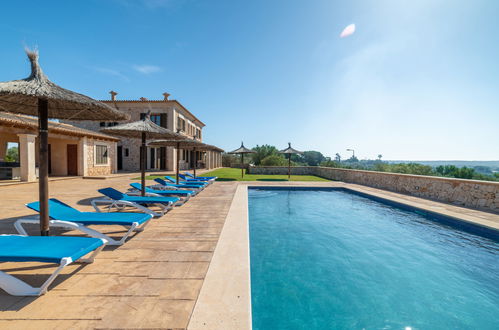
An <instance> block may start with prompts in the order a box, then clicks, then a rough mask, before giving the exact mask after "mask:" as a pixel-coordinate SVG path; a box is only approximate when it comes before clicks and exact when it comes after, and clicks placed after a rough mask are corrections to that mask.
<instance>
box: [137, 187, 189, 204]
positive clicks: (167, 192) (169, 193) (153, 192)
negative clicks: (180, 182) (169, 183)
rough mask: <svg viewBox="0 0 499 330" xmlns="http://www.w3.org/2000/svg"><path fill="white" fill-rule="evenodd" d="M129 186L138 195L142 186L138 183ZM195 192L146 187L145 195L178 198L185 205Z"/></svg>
mask: <svg viewBox="0 0 499 330" xmlns="http://www.w3.org/2000/svg"><path fill="white" fill-rule="evenodd" d="M130 186H131V187H132V188H134V189H135V191H136V193H140V191H141V189H142V185H141V184H140V183H138V182H134V183H130ZM194 193H195V192H194V191H193V190H180V189H176V190H175V189H154V188H149V187H146V194H151V195H159V196H178V197H180V198H181V200H182V201H183V202H184V203H185V202H187V201H188V200H189V198H191V196H192V195H193V194H194Z"/></svg>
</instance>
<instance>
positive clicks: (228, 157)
mask: <svg viewBox="0 0 499 330" xmlns="http://www.w3.org/2000/svg"><path fill="white" fill-rule="evenodd" d="M240 162H241V157H239V156H238V155H232V154H228V153H223V154H222V166H223V167H231V166H232V164H239V163H240Z"/></svg>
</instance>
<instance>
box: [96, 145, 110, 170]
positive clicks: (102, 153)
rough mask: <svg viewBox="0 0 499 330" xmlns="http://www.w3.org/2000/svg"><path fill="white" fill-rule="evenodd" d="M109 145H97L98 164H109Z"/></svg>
mask: <svg viewBox="0 0 499 330" xmlns="http://www.w3.org/2000/svg"><path fill="white" fill-rule="evenodd" d="M107 162H108V157H107V146H104V145H96V146H95V164H96V165H107Z"/></svg>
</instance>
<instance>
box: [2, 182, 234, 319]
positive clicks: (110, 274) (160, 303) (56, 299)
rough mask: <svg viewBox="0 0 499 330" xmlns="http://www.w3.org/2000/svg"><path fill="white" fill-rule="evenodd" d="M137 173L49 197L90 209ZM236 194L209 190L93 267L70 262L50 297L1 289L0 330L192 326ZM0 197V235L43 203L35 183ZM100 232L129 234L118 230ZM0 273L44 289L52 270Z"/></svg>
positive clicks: (56, 187) (68, 185)
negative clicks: (102, 193) (95, 199)
mask: <svg viewBox="0 0 499 330" xmlns="http://www.w3.org/2000/svg"><path fill="white" fill-rule="evenodd" d="M136 176H137V174H133V175H130V176H127V177H116V178H110V179H107V180H84V179H81V178H79V179H73V180H64V181H53V182H51V183H50V195H51V197H55V198H59V199H61V200H63V201H65V202H67V203H69V204H70V205H73V206H76V207H77V208H78V209H80V210H82V211H84V210H87V211H91V210H93V208H92V207H91V206H90V205H89V200H90V199H91V198H93V197H97V196H99V194H98V193H96V190H97V189H99V188H102V187H109V186H112V187H115V188H117V189H119V190H122V191H125V190H126V189H127V188H128V184H129V183H130V182H131V181H130V178H131V177H136ZM235 189H236V183H233V182H229V183H216V184H213V185H211V186H210V187H208V188H207V189H205V190H204V191H203V192H201V193H200V194H198V196H196V197H194V198H192V199H191V200H190V201H189V202H188V203H186V204H185V205H183V206H181V207H176V208H175V209H174V210H172V211H170V212H169V213H168V214H166V215H165V216H163V217H161V218H159V219H154V220H153V221H152V222H151V223H150V224H149V225H148V226H147V227H146V230H145V231H143V232H141V233H137V234H135V235H134V236H133V237H132V238H131V239H129V241H128V242H127V243H126V244H125V245H123V246H120V247H106V248H105V249H104V250H103V251H102V252H101V253H100V254H99V255H98V256H97V258H96V260H95V262H94V263H93V264H90V265H86V266H82V265H79V264H72V265H69V266H68V267H66V269H65V270H64V271H63V273H62V274H61V275H59V277H58V278H57V279H56V281H55V283H54V284H53V285H52V286H51V289H50V290H49V291H48V293H47V294H45V295H44V296H41V297H37V298H34V297H13V296H10V295H8V294H7V293H5V292H3V291H2V290H0V328H22V329H31V328H33V329H43V328H169V329H184V328H186V327H187V324H188V322H189V318H190V315H191V313H192V310H193V308H194V304H195V302H196V299H197V296H198V294H199V291H200V288H201V285H202V283H203V280H204V277H205V275H206V272H207V270H208V266H209V263H210V260H211V257H212V255H213V251H214V249H215V246H216V244H217V241H218V236H219V234H220V232H221V230H222V227H223V225H224V221H225V217H226V214H227V212H228V209H229V207H230V204H231V201H232V197H233V194H234V191H235ZM0 195H1V198H0V210H2V214H3V217H4V219H3V220H0V234H9V233H15V229H14V227H13V225H12V223H13V222H14V221H15V219H17V218H18V217H19V216H26V215H30V214H33V213H32V212H31V211H30V210H28V209H27V208H26V207H24V205H23V204H24V203H27V202H31V201H34V200H36V199H37V185H36V184H22V185H16V186H5V187H0ZM102 229H105V232H106V233H113V232H116V233H118V234H120V233H122V232H123V227H119V226H116V227H114V228H113V227H105V226H101V227H99V230H102ZM36 231H37V228H36V226H33V231H32V233H33V234H36ZM66 233H67V234H73V235H74V234H76V233H75V232H65V233H64V234H66ZM0 270H2V271H7V272H8V273H10V274H14V275H16V276H18V277H19V278H22V279H24V280H26V281H28V283H30V284H32V285H33V284H36V285H38V284H40V283H42V282H43V280H44V279H46V276H44V274H49V273H51V272H52V271H53V270H54V266H47V264H41V263H3V264H0Z"/></svg>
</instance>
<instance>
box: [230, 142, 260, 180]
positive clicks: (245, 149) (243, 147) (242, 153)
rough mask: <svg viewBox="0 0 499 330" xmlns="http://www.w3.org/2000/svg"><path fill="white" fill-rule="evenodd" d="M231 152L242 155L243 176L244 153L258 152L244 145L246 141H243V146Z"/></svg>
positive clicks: (242, 169) (242, 168)
mask: <svg viewBox="0 0 499 330" xmlns="http://www.w3.org/2000/svg"><path fill="white" fill-rule="evenodd" d="M229 154H240V155H241V178H243V177H244V155H245V154H256V151H254V150H251V149H248V148H246V147H245V146H244V143H243V142H241V146H240V147H239V148H237V149H236V150H233V151H231V152H229Z"/></svg>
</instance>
